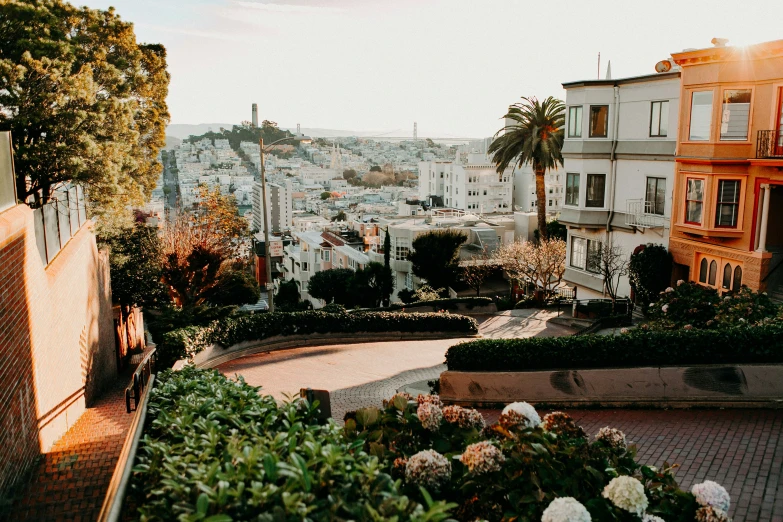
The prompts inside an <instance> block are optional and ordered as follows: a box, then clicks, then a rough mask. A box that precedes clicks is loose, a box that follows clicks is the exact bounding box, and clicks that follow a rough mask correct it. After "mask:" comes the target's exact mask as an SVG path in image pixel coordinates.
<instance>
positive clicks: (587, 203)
mask: <svg viewBox="0 0 783 522" xmlns="http://www.w3.org/2000/svg"><path fill="white" fill-rule="evenodd" d="M599 177H600V178H603V191H602V194H601V204H600V205H596V204H590V202H591V201H593V202H594V203H595V202H597V200H595V199H593V200H590V199H589V195H590V179H595V178H599ZM586 181H587V183H585V208H605V207H606V174H587V177H586Z"/></svg>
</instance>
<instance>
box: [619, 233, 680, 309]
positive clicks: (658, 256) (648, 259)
mask: <svg viewBox="0 0 783 522" xmlns="http://www.w3.org/2000/svg"><path fill="white" fill-rule="evenodd" d="M673 263H674V260H673V259H672V255H671V254H670V253H669V252H668V251H667V250H666V247H665V246H663V245H658V244H655V243H649V244H647V245H639V246H638V247H636V249H635V250H634V251H633V254H631V259H630V261H629V263H628V280H629V282H630V283H631V288H633V291H634V294H635V295H636V299H637V300H638V302H639V303H640V304H641V305H642V306H645V307H646V306H647V305H649V304H650V303H651V302H653V301H655V300H656V299H657V298H658V294H659V293H660V292H662V291H663V289H664V288H666V287H667V286H669V282H671V277H672V264H673Z"/></svg>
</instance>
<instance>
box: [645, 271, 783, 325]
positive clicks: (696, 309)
mask: <svg viewBox="0 0 783 522" xmlns="http://www.w3.org/2000/svg"><path fill="white" fill-rule="evenodd" d="M778 308H779V307H778V306H777V305H776V304H775V303H774V302H772V300H771V299H770V298H769V297H768V296H767V294H766V293H757V292H754V291H753V290H751V289H749V288H748V287H746V286H743V287H742V288H741V289H740V290H739V292H734V293H727V294H725V295H723V296H720V295H718V292H717V291H716V290H714V289H712V288H708V287H706V286H702V285H699V284H696V283H693V282H685V281H678V282H677V284H676V285H675V286H674V287H673V288H672V287H670V288H667V289H666V290H664V291H663V292H661V293H660V294H659V299H658V300H657V301H656V302H654V303H650V305H649V306H647V307H646V312H647V317H648V318H649V319H650V321H649V323H648V324H647V327H648V328H650V329H653V330H674V329H679V328H684V329H690V328H696V329H718V328H726V327H731V326H742V325H754V324H760V323H765V322H768V321H771V320H773V318H774V317H775V316H776V315H777V314H778Z"/></svg>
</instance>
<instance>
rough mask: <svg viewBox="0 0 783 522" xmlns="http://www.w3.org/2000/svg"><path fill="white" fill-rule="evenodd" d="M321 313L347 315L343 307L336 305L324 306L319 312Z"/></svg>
mask: <svg viewBox="0 0 783 522" xmlns="http://www.w3.org/2000/svg"><path fill="white" fill-rule="evenodd" d="M320 311H321V312H324V313H327V314H344V313H347V310H346V309H345V307H344V306H343V305H341V304H337V303H329V304H328V305H325V306H324V307H323V308H321V310H320Z"/></svg>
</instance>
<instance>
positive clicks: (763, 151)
mask: <svg viewBox="0 0 783 522" xmlns="http://www.w3.org/2000/svg"><path fill="white" fill-rule="evenodd" d="M756 157H757V158H783V132H781V131H779V130H762V131H759V132H758V135H757V139H756Z"/></svg>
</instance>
